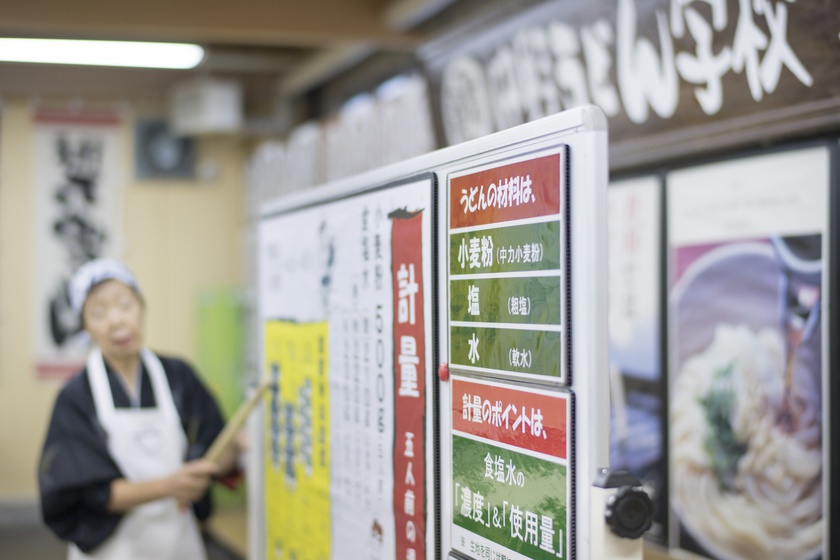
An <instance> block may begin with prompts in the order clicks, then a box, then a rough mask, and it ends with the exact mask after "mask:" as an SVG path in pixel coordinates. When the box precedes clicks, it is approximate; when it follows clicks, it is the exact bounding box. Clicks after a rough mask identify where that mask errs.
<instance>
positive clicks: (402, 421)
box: [389, 211, 426, 560]
mask: <svg viewBox="0 0 840 560" xmlns="http://www.w3.org/2000/svg"><path fill="white" fill-rule="evenodd" d="M389 217H390V218H391V220H392V228H391V257H392V258H391V266H392V269H393V270H392V273H393V275H392V278H393V282H394V284H393V293H394V526H395V528H396V543H397V550H396V552H397V556H396V558H397V560H420V559H424V558H425V557H426V494H425V488H426V476H425V468H426V458H425V444H424V441H425V434H424V427H425V411H426V376H425V371H426V359H425V357H426V344H425V342H426V341H425V335H426V328H425V315H424V309H425V307H424V302H423V298H424V292H423V291H424V286H423V213H422V211H421V212H417V213H409V212H406V211H398V212H394V213H392V214H391V215H390V216H389Z"/></svg>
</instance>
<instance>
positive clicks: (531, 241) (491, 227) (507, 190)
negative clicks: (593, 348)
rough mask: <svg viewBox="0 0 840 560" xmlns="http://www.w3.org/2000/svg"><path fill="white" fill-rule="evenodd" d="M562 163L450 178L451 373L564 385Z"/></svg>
mask: <svg viewBox="0 0 840 560" xmlns="http://www.w3.org/2000/svg"><path fill="white" fill-rule="evenodd" d="M564 165H565V155H564V152H562V151H560V152H557V153H552V154H548V155H541V156H538V157H535V156H529V157H528V158H527V159H520V160H518V161H512V162H509V163H505V164H503V165H498V164H495V165H492V166H487V167H483V168H478V169H470V170H468V171H465V172H462V173H459V174H454V175H452V176H451V177H450V178H449V191H448V192H449V209H450V210H449V262H448V271H449V341H450V356H449V365H450V367H452V368H457V369H460V370H462V371H466V372H472V373H477V374H489V375H496V376H498V375H502V376H505V377H509V378H515V379H523V380H532V381H539V382H543V383H545V382H554V383H560V384H566V383H568V381H569V371H568V367H567V364H566V359H567V355H566V352H567V338H566V337H567V335H568V324H567V323H568V320H567V316H566V303H565V297H566V291H567V289H566V287H567V284H568V275H567V271H566V270H565V268H566V264H565V263H566V258H567V254H566V253H567V251H566V247H565V242H566V226H567V220H566V219H565V218H564V215H563V212H565V204H564V200H565V199H566V195H565V194H564V190H565V188H566V184H565V174H564V172H563V171H564Z"/></svg>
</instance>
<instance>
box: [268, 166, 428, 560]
mask: <svg viewBox="0 0 840 560" xmlns="http://www.w3.org/2000/svg"><path fill="white" fill-rule="evenodd" d="M432 190H433V178H432V177H431V176H426V177H423V178H418V179H417V180H412V181H408V182H403V183H401V184H398V185H391V186H388V187H387V188H382V189H378V190H374V191H372V192H369V193H364V194H358V195H356V196H352V197H348V198H344V199H340V200H333V201H329V202H327V203H324V204H320V205H317V206H313V207H304V208H297V209H294V210H290V211H287V212H280V213H278V214H276V215H275V216H272V217H271V218H268V219H266V220H264V221H263V222H262V224H261V232H260V239H261V242H260V248H259V249H260V252H261V256H262V259H263V263H264V266H263V267H262V270H261V276H260V295H261V300H260V307H261V317H262V320H263V334H264V361H265V369H266V371H267V372H269V374H270V375H271V376H272V377H273V379H274V381H276V382H277V385H276V389H275V390H274V391H273V392H272V394H270V395H269V396H268V397H266V405H267V406H265V408H264V415H265V418H264V422H265V425H266V426H267V430H266V432H265V439H264V445H265V452H264V484H265V530H266V535H265V537H266V543H265V557H266V558H270V559H290V558H294V559H297V560H309V559H311V560H321V559H327V558H335V559H339V558H347V557H348V554H349V555H350V556H352V557H354V558H414V559H417V560H422V559H425V558H432V557H433V556H430V555H427V551H426V541H427V537H428V533H429V531H430V530H431V528H432V524H430V522H429V497H428V492H427V486H428V485H431V483H432V480H431V479H430V478H431V475H430V474H429V473H427V469H426V462H427V457H426V456H425V454H426V449H427V445H426V437H427V434H429V433H430V432H431V430H430V429H429V427H428V426H427V423H426V422H427V420H428V421H431V415H430V414H427V407H429V406H431V404H432V400H433V399H432V398H431V391H430V387H431V379H430V375H431V366H430V364H431V363H432V349H433V344H432V335H431V331H432V326H433V321H432V314H431V313H432V305H431V303H432V291H433V288H432V286H433V285H432V272H431V271H432V262H431V254H432V250H431V213H432Z"/></svg>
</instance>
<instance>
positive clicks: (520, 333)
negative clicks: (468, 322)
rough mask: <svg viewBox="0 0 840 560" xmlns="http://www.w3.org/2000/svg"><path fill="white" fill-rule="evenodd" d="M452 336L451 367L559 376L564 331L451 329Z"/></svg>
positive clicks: (450, 342)
mask: <svg viewBox="0 0 840 560" xmlns="http://www.w3.org/2000/svg"><path fill="white" fill-rule="evenodd" d="M449 336H450V341H449V344H450V351H451V358H450V364H452V365H462V366H469V367H476V368H484V369H492V370H504V371H511V372H518V373H531V374H535V375H545V376H549V377H559V376H560V363H561V355H560V351H561V345H562V343H563V333H561V332H557V331H545V330H524V329H494V328H481V327H450V329H449Z"/></svg>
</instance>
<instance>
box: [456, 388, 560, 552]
mask: <svg viewBox="0 0 840 560" xmlns="http://www.w3.org/2000/svg"><path fill="white" fill-rule="evenodd" d="M571 418H572V398H571V394H570V393H566V392H548V391H541V390H536V389H524V388H514V387H513V386H510V385H503V384H499V383H494V382H490V381H477V380H468V379H466V378H460V377H453V380H452V437H451V440H450V442H449V443H450V445H451V446H452V457H453V465H452V486H451V491H452V493H453V495H452V501H451V503H452V508H453V511H452V512H451V519H452V548H453V549H455V550H458V551H461V552H463V553H465V554H469V555H470V556H472V557H477V558H508V559H510V560H555V559H557V558H569V553H570V546H569V539H570V538H571V537H572V535H571V533H570V530H569V527H570V521H571V518H572V515H571V512H572V508H571V500H572V491H571V488H572V480H571V478H572V476H573V470H572V468H571V466H570V463H571V458H572V451H571V450H572V448H571V442H572V439H571V437H570V433H569V429H570V426H571Z"/></svg>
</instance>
